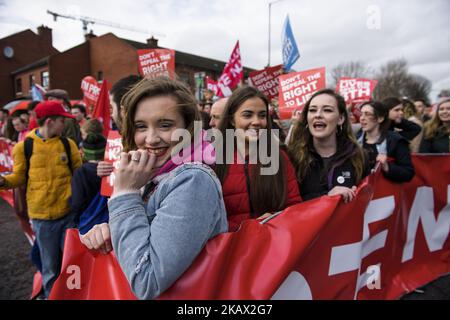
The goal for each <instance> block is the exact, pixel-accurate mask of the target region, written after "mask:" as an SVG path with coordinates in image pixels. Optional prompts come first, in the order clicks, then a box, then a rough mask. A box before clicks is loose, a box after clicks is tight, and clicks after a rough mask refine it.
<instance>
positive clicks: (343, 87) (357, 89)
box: [336, 78, 378, 104]
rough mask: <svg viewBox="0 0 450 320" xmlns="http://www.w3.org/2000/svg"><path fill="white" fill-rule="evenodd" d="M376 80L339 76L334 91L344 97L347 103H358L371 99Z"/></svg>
mask: <svg viewBox="0 0 450 320" xmlns="http://www.w3.org/2000/svg"><path fill="white" fill-rule="evenodd" d="M377 83H378V81H377V80H370V79H361V78H341V79H339V82H338V84H337V86H336V92H338V93H339V94H340V95H341V96H343V97H344V99H345V102H347V104H350V103H360V102H364V101H369V100H371V99H372V94H373V91H374V90H375V87H376V86H377Z"/></svg>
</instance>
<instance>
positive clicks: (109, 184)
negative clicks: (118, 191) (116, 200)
mask: <svg viewBox="0 0 450 320" xmlns="http://www.w3.org/2000/svg"><path fill="white" fill-rule="evenodd" d="M121 152H122V137H121V136H120V134H119V132H118V131H110V132H109V134H108V139H107V142H106V148H105V161H106V162H109V163H112V165H113V167H114V168H115V169H117V168H118V166H119V162H120V153H121ZM115 176H116V175H115V173H114V172H113V173H111V175H109V176H107V177H104V178H102V188H101V190H100V194H101V195H102V196H106V197H110V196H111V195H112V193H113V186H114V178H115Z"/></svg>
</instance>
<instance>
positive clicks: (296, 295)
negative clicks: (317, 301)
mask: <svg viewBox="0 0 450 320" xmlns="http://www.w3.org/2000/svg"><path fill="white" fill-rule="evenodd" d="M312 299H313V297H312V292H311V288H310V286H309V284H308V281H306V279H305V277H303V276H302V274H301V273H299V272H297V271H292V272H291V273H290V274H289V275H288V277H287V278H286V279H285V280H284V281H283V283H282V284H281V286H280V287H279V288H278V289H277V291H276V292H275V293H274V295H273V296H272V298H271V300H312Z"/></svg>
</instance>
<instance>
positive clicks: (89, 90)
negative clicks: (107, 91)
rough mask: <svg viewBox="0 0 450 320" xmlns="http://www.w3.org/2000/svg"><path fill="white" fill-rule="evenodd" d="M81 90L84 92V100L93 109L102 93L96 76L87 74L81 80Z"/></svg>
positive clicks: (89, 108)
mask: <svg viewBox="0 0 450 320" xmlns="http://www.w3.org/2000/svg"><path fill="white" fill-rule="evenodd" d="M81 91H82V92H83V101H84V103H85V104H86V106H87V107H88V108H87V110H88V111H91V110H92V108H93V106H95V105H96V104H97V100H98V96H99V95H100V85H99V84H98V82H97V80H95V78H94V77H91V76H86V77H84V78H83V80H81Z"/></svg>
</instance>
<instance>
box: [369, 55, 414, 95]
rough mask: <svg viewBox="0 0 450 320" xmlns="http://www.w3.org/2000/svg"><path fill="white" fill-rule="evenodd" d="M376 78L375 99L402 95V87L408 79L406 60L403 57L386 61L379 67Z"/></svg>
mask: <svg viewBox="0 0 450 320" xmlns="http://www.w3.org/2000/svg"><path fill="white" fill-rule="evenodd" d="M376 79H377V80H378V84H377V87H376V88H375V92H374V96H375V99H377V100H383V99H385V98H388V97H401V96H404V93H403V88H405V86H406V84H407V82H408V81H409V74H408V62H407V61H406V60H405V59H399V60H392V61H388V62H387V63H386V64H385V65H384V66H381V67H380V70H379V71H378V73H377V74H376Z"/></svg>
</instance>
